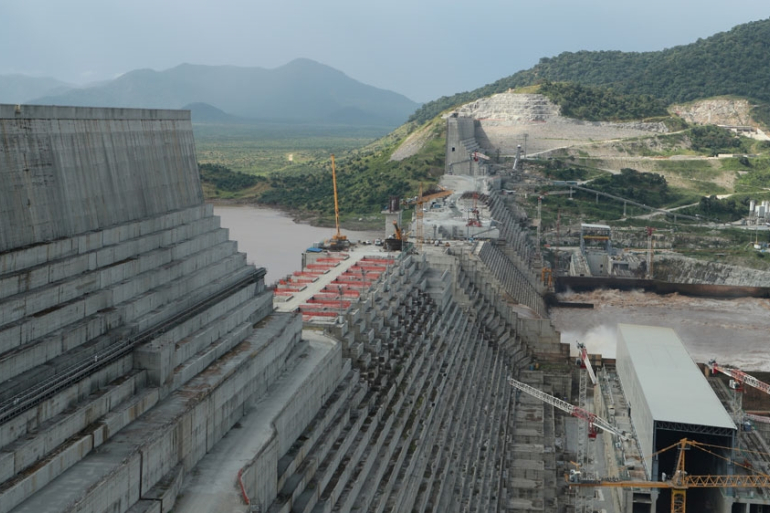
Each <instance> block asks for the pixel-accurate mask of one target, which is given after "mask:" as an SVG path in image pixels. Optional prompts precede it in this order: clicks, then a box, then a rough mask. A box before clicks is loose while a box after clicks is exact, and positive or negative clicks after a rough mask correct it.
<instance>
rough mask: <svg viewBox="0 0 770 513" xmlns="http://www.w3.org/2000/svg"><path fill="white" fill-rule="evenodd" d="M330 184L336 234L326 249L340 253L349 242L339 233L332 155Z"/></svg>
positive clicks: (338, 210)
mask: <svg viewBox="0 0 770 513" xmlns="http://www.w3.org/2000/svg"><path fill="white" fill-rule="evenodd" d="M332 184H333V185H334V223H335V225H336V226H337V233H336V234H334V235H332V238H331V239H330V240H327V241H326V248H327V249H330V250H332V251H342V250H345V249H348V248H349V247H350V241H348V237H347V236H346V235H342V233H341V232H340V205H339V202H338V201H337V170H336V168H335V166H334V155H332Z"/></svg>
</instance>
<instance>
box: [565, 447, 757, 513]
mask: <svg viewBox="0 0 770 513" xmlns="http://www.w3.org/2000/svg"><path fill="white" fill-rule="evenodd" d="M674 448H678V449H679V454H678V455H677V460H676V467H675V468H674V473H673V475H672V476H671V479H670V480H667V481H617V480H615V481H613V480H610V479H606V480H605V479H599V480H586V481H580V480H574V479H570V478H569V477H567V481H568V483H569V486H593V487H615V488H667V489H670V490H671V513H686V511H685V510H686V502H687V490H688V489H689V488H770V475H767V474H746V475H729V476H720V475H717V476H712V475H690V474H688V473H687V472H686V471H685V465H684V454H685V451H686V450H687V449H690V448H696V449H700V450H702V451H705V452H708V453H709V454H712V455H717V454H716V453H715V452H713V451H711V450H709V449H711V448H718V449H729V448H728V447H719V446H715V445H710V444H703V443H700V442H696V441H694V440H688V439H686V438H683V439H682V440H680V441H678V442H677V443H675V444H672V445H670V446H668V447H666V448H664V449H661V450H660V451H658V452H656V453H655V454H653V456H655V455H657V454H660V453H662V452H666V451H668V450H670V449H674ZM720 457H721V456H720ZM725 459H727V458H725ZM733 463H734V464H735V465H738V466H741V467H743V468H745V469H746V470H751V469H750V468H748V467H747V466H744V465H740V464H738V463H736V462H733ZM577 476H580V474H577ZM573 478H574V475H573Z"/></svg>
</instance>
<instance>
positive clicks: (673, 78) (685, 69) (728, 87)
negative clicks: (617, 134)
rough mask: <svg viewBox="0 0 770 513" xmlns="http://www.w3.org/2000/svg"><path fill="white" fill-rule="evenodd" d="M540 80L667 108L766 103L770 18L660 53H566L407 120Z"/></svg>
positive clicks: (428, 116)
mask: <svg viewBox="0 0 770 513" xmlns="http://www.w3.org/2000/svg"><path fill="white" fill-rule="evenodd" d="M544 81H552V82H574V83H578V84H583V85H593V86H601V87H607V88H612V89H613V90H614V91H615V92H618V93H626V94H648V95H651V96H653V97H655V98H658V99H659V100H662V101H663V102H664V103H666V104H671V103H675V102H688V101H693V100H698V99H704V98H709V97H713V96H722V95H737V96H742V97H746V98H749V99H751V100H754V101H757V102H759V103H765V104H767V103H770V87H768V84H769V83H770V19H768V20H761V21H754V22H751V23H745V24H743V25H738V26H736V27H734V28H732V29H731V30H729V31H727V32H720V33H718V34H715V35H713V36H711V37H708V38H706V39H698V40H697V41H696V42H694V43H691V44H688V45H683V46H676V47H674V48H668V49H666V50H661V51H658V52H618V51H601V52H589V51H580V52H564V53H562V54H560V55H558V56H556V57H552V58H548V57H544V58H542V59H540V62H539V63H538V64H537V65H535V66H534V67H532V68H530V69H527V70H522V71H519V72H518V73H515V74H514V75H511V76H508V77H505V78H501V79H500V80H498V81H496V82H493V83H491V84H488V85H485V86H483V87H480V88H479V89H476V90H474V91H470V92H465V93H458V94H456V95H454V96H450V97H444V98H440V99H438V100H435V101H432V102H428V103H426V104H424V105H423V106H422V107H421V108H420V109H419V110H418V111H417V112H416V113H415V114H414V115H413V116H412V118H411V119H413V120H415V121H427V120H429V119H432V118H433V117H434V116H436V115H437V114H439V113H440V112H442V111H444V110H446V109H448V108H451V107H454V106H456V105H462V104H464V103H468V102H472V101H474V100H476V99H478V98H483V97H486V96H490V95H492V94H495V93H502V92H504V91H507V90H508V89H512V88H517V87H523V86H529V85H534V84H538V83H542V82H544Z"/></svg>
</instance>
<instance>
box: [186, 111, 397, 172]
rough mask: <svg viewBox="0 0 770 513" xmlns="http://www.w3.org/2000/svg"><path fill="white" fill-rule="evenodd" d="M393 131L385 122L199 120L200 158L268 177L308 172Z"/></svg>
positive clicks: (198, 141) (196, 129)
mask: <svg viewBox="0 0 770 513" xmlns="http://www.w3.org/2000/svg"><path fill="white" fill-rule="evenodd" d="M389 131H390V130H389V129H387V128H383V127H349V126H340V125H328V126H309V125H299V124H297V125H293V124H278V123H258V124H257V123H255V124H244V125H217V124H194V125H193V132H194V134H195V146H196V152H197V156H198V162H199V163H201V164H220V165H223V166H226V167H228V168H230V169H232V170H233V171H239V172H242V173H247V174H254V175H263V176H264V175H268V174H271V173H274V172H302V171H303V170H307V166H308V165H310V164H312V163H313V162H316V161H319V160H327V159H328V158H329V155H331V154H332V153H342V152H344V151H349V150H353V149H356V148H360V147H363V146H365V145H367V144H369V143H371V142H372V141H374V140H375V139H377V138H379V137H382V136H383V135H386V134H387V133H388V132H389Z"/></svg>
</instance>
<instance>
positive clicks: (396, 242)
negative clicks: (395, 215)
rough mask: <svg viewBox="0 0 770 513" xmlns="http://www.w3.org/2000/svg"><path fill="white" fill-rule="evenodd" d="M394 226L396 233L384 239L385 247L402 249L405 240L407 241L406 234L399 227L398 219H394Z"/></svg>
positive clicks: (396, 249)
mask: <svg viewBox="0 0 770 513" xmlns="http://www.w3.org/2000/svg"><path fill="white" fill-rule="evenodd" d="M393 228H394V229H395V233H394V234H393V235H391V236H390V237H388V238H386V239H385V241H384V244H385V249H386V250H387V251H401V250H402V249H403V247H404V242H406V234H405V233H404V232H402V231H401V228H399V226H398V221H393Z"/></svg>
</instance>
